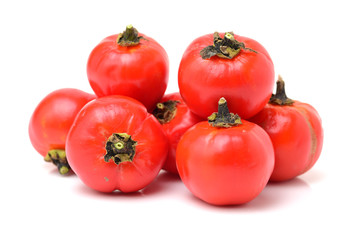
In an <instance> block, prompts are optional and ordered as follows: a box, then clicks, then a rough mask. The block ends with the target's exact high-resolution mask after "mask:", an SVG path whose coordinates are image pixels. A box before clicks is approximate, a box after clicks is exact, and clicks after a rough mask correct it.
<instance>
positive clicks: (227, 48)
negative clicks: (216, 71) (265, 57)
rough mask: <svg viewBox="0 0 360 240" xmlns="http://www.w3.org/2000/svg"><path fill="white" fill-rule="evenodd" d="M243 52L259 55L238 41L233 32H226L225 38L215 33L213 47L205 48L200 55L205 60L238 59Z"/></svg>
mask: <svg viewBox="0 0 360 240" xmlns="http://www.w3.org/2000/svg"><path fill="white" fill-rule="evenodd" d="M241 50H246V51H250V52H253V53H257V52H256V51H255V50H253V49H251V48H247V47H245V44H244V43H243V42H239V41H237V40H236V39H235V36H234V33H233V32H226V33H225V35H224V38H221V37H220V35H219V33H218V32H215V33H214V43H213V45H210V46H207V47H205V48H203V49H202V50H201V51H200V55H201V57H202V58H203V59H209V58H211V57H213V56H218V57H220V58H225V59H232V58H234V57H236V56H237V55H238V54H239V53H240V51H241Z"/></svg>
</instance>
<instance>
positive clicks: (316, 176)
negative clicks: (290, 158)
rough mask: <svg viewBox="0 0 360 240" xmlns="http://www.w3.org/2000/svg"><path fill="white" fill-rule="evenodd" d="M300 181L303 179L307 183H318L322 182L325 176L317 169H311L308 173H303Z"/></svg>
mask: <svg viewBox="0 0 360 240" xmlns="http://www.w3.org/2000/svg"><path fill="white" fill-rule="evenodd" d="M300 177H301V178H302V179H304V180H305V181H306V182H308V183H314V184H315V183H319V182H322V181H324V179H326V177H327V176H326V174H325V173H324V172H322V171H320V170H319V169H311V170H310V171H308V172H306V173H304V174H303V175H301V176H300Z"/></svg>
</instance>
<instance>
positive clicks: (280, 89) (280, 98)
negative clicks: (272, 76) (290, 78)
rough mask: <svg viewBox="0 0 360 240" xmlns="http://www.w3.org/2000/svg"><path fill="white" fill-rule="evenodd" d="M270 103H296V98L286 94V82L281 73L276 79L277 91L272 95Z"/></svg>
mask: <svg viewBox="0 0 360 240" xmlns="http://www.w3.org/2000/svg"><path fill="white" fill-rule="evenodd" d="M269 103H271V104H275V105H292V104H293V103H294V100H292V99H290V98H288V97H287V96H286V93H285V82H284V80H283V79H282V77H281V76H280V75H279V77H278V80H277V81H276V93H275V94H273V95H272V96H271V98H270V101H269Z"/></svg>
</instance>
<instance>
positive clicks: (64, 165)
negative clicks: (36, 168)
mask: <svg viewBox="0 0 360 240" xmlns="http://www.w3.org/2000/svg"><path fill="white" fill-rule="evenodd" d="M44 160H45V161H46V162H52V163H53V164H54V165H55V166H56V167H57V168H58V171H59V173H60V174H61V175H65V174H67V173H68V172H69V170H70V165H69V163H68V162H67V159H66V154H65V150H63V149H53V150H50V151H48V153H47V154H46V156H45V158H44Z"/></svg>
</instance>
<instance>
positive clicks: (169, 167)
mask: <svg viewBox="0 0 360 240" xmlns="http://www.w3.org/2000/svg"><path fill="white" fill-rule="evenodd" d="M169 100H172V101H179V103H178V104H177V105H176V108H177V110H176V115H175V117H174V118H173V119H172V120H171V121H170V122H168V123H164V124H162V127H163V130H164V132H165V134H166V136H167V137H168V139H169V144H170V146H169V152H168V156H167V160H166V161H165V163H164V166H163V169H165V170H166V171H168V172H171V173H173V174H178V170H177V167H176V148H177V145H178V142H179V141H180V138H181V137H182V135H183V134H184V133H185V132H186V130H188V129H189V128H190V127H192V126H194V125H195V124H196V123H198V122H200V121H202V120H203V119H201V118H200V117H199V116H197V115H195V114H194V113H192V112H191V111H190V110H189V108H188V107H187V106H186V104H185V103H184V101H183V100H182V98H181V96H180V94H179V93H178V92H176V93H170V94H166V95H165V96H164V97H163V98H162V100H161V102H166V101H169Z"/></svg>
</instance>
